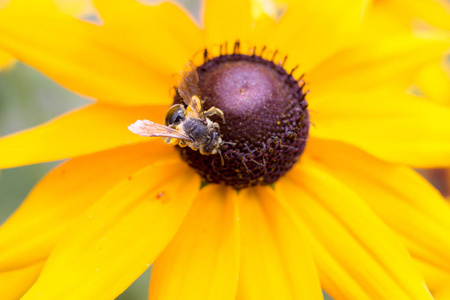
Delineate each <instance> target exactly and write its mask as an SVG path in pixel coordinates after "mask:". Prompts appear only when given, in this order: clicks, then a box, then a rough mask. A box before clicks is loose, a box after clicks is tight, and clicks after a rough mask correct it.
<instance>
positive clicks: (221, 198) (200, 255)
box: [149, 184, 240, 300]
mask: <svg viewBox="0 0 450 300" xmlns="http://www.w3.org/2000/svg"><path fill="white" fill-rule="evenodd" d="M238 220H239V215H238V211H237V203H236V191H235V190H233V189H231V188H226V187H225V186H223V185H215V184H210V185H208V186H206V187H205V188H203V189H202V190H201V191H200V194H199V195H198V197H197V199H196V200H195V201H194V203H193V205H192V208H191V210H190V211H189V213H188V215H187V217H186V220H185V221H184V222H183V224H182V226H181V228H180V230H179V231H178V233H177V234H176V236H175V237H174V239H173V240H172V241H171V242H170V244H169V246H168V247H167V248H166V249H165V250H164V252H163V253H162V254H161V255H160V256H159V257H158V259H157V260H156V262H155V264H154V265H153V269H152V276H151V283H150V295H149V299H186V300H187V299H205V300H206V299H214V300H216V299H217V300H220V299H224V300H226V299H233V298H234V296H235V295H236V289H237V283H238V276H239V255H240V253H239V230H238V229H239V228H238V225H239V222H238Z"/></svg>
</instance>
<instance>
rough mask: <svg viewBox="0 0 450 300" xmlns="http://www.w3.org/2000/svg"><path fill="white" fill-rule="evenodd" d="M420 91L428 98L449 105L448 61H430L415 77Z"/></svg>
mask: <svg viewBox="0 0 450 300" xmlns="http://www.w3.org/2000/svg"><path fill="white" fill-rule="evenodd" d="M414 82H415V83H417V85H418V87H419V89H420V91H421V92H422V93H423V94H424V95H425V96H428V98H429V99H430V100H433V101H436V102H438V103H441V104H444V105H450V63H449V62H446V61H444V62H440V63H431V64H429V65H427V66H426V67H424V68H423V70H421V71H420V72H419V74H418V75H417V78H415V81H414Z"/></svg>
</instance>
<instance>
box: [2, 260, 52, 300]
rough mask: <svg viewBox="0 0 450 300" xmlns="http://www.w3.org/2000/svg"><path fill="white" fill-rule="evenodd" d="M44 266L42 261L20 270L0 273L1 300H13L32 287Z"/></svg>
mask: <svg viewBox="0 0 450 300" xmlns="http://www.w3.org/2000/svg"><path fill="white" fill-rule="evenodd" d="M43 266H44V261H39V262H37V263H35V264H33V265H30V266H26V267H24V268H21V269H17V270H12V271H6V272H0V282H1V283H2V284H0V293H1V295H2V299H3V300H15V299H20V297H21V296H22V295H23V294H25V292H26V291H27V290H28V289H29V288H30V286H32V285H33V283H34V282H35V281H36V279H37V278H38V276H39V273H40V272H41V270H42V267H43Z"/></svg>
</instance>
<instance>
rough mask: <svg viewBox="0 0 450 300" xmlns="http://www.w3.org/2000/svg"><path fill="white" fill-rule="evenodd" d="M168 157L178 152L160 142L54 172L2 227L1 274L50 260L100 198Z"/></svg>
mask: <svg viewBox="0 0 450 300" xmlns="http://www.w3.org/2000/svg"><path fill="white" fill-rule="evenodd" d="M167 158H175V159H176V158H177V154H176V153H175V151H174V150H173V149H171V147H169V149H168V147H167V146H166V145H164V144H161V143H158V142H156V141H155V142H151V143H145V144H142V145H136V146H128V147H123V148H119V149H114V150H110V151H105V152H101V153H97V154H93V155H88V156H83V157H79V158H74V159H71V160H69V161H68V162H66V163H64V164H62V165H61V166H59V167H58V168H56V169H55V170H53V171H52V172H50V173H49V174H48V175H47V176H45V177H44V179H42V180H41V182H40V183H39V184H38V185H37V186H36V187H35V188H34V190H33V191H32V192H31V194H30V195H29V196H28V198H27V199H26V200H25V202H24V203H23V204H22V205H21V206H20V208H19V209H18V210H17V211H16V212H15V213H14V214H13V215H12V216H11V217H10V218H9V219H8V220H7V221H6V222H5V224H3V225H2V227H0V249H2V251H0V270H2V271H4V270H12V269H18V268H22V267H25V266H26V265H29V264H32V263H35V262H36V261H39V260H42V259H44V258H46V257H47V256H48V255H49V254H50V252H51V251H52V249H53V247H54V246H55V244H56V243H57V241H58V240H59V239H60V238H61V235H62V234H63V232H64V231H65V230H66V228H67V226H69V224H71V222H72V221H73V220H74V219H76V218H77V217H78V216H79V215H80V214H81V213H82V212H84V211H85V210H86V209H87V208H89V207H90V206H91V205H92V204H93V203H95V201H97V199H98V198H100V197H101V196H103V195H104V194H105V193H106V192H108V191H109V190H110V189H112V188H113V187H114V186H115V185H116V184H117V183H118V182H120V181H121V180H122V179H124V178H127V177H128V176H129V175H130V174H132V173H133V172H135V171H136V170H137V169H140V168H142V167H144V166H146V165H149V164H152V163H155V162H157V161H160V160H163V159H167Z"/></svg>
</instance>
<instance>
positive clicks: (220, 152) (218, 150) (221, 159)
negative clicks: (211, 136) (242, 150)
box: [217, 149, 225, 167]
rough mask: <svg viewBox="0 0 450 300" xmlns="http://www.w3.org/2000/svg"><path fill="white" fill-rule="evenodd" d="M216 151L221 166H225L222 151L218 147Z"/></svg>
mask: <svg viewBox="0 0 450 300" xmlns="http://www.w3.org/2000/svg"><path fill="white" fill-rule="evenodd" d="M217 152H218V153H219V155H220V161H221V162H222V167H223V166H225V161H224V160H223V156H222V151H220V149H217Z"/></svg>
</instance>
